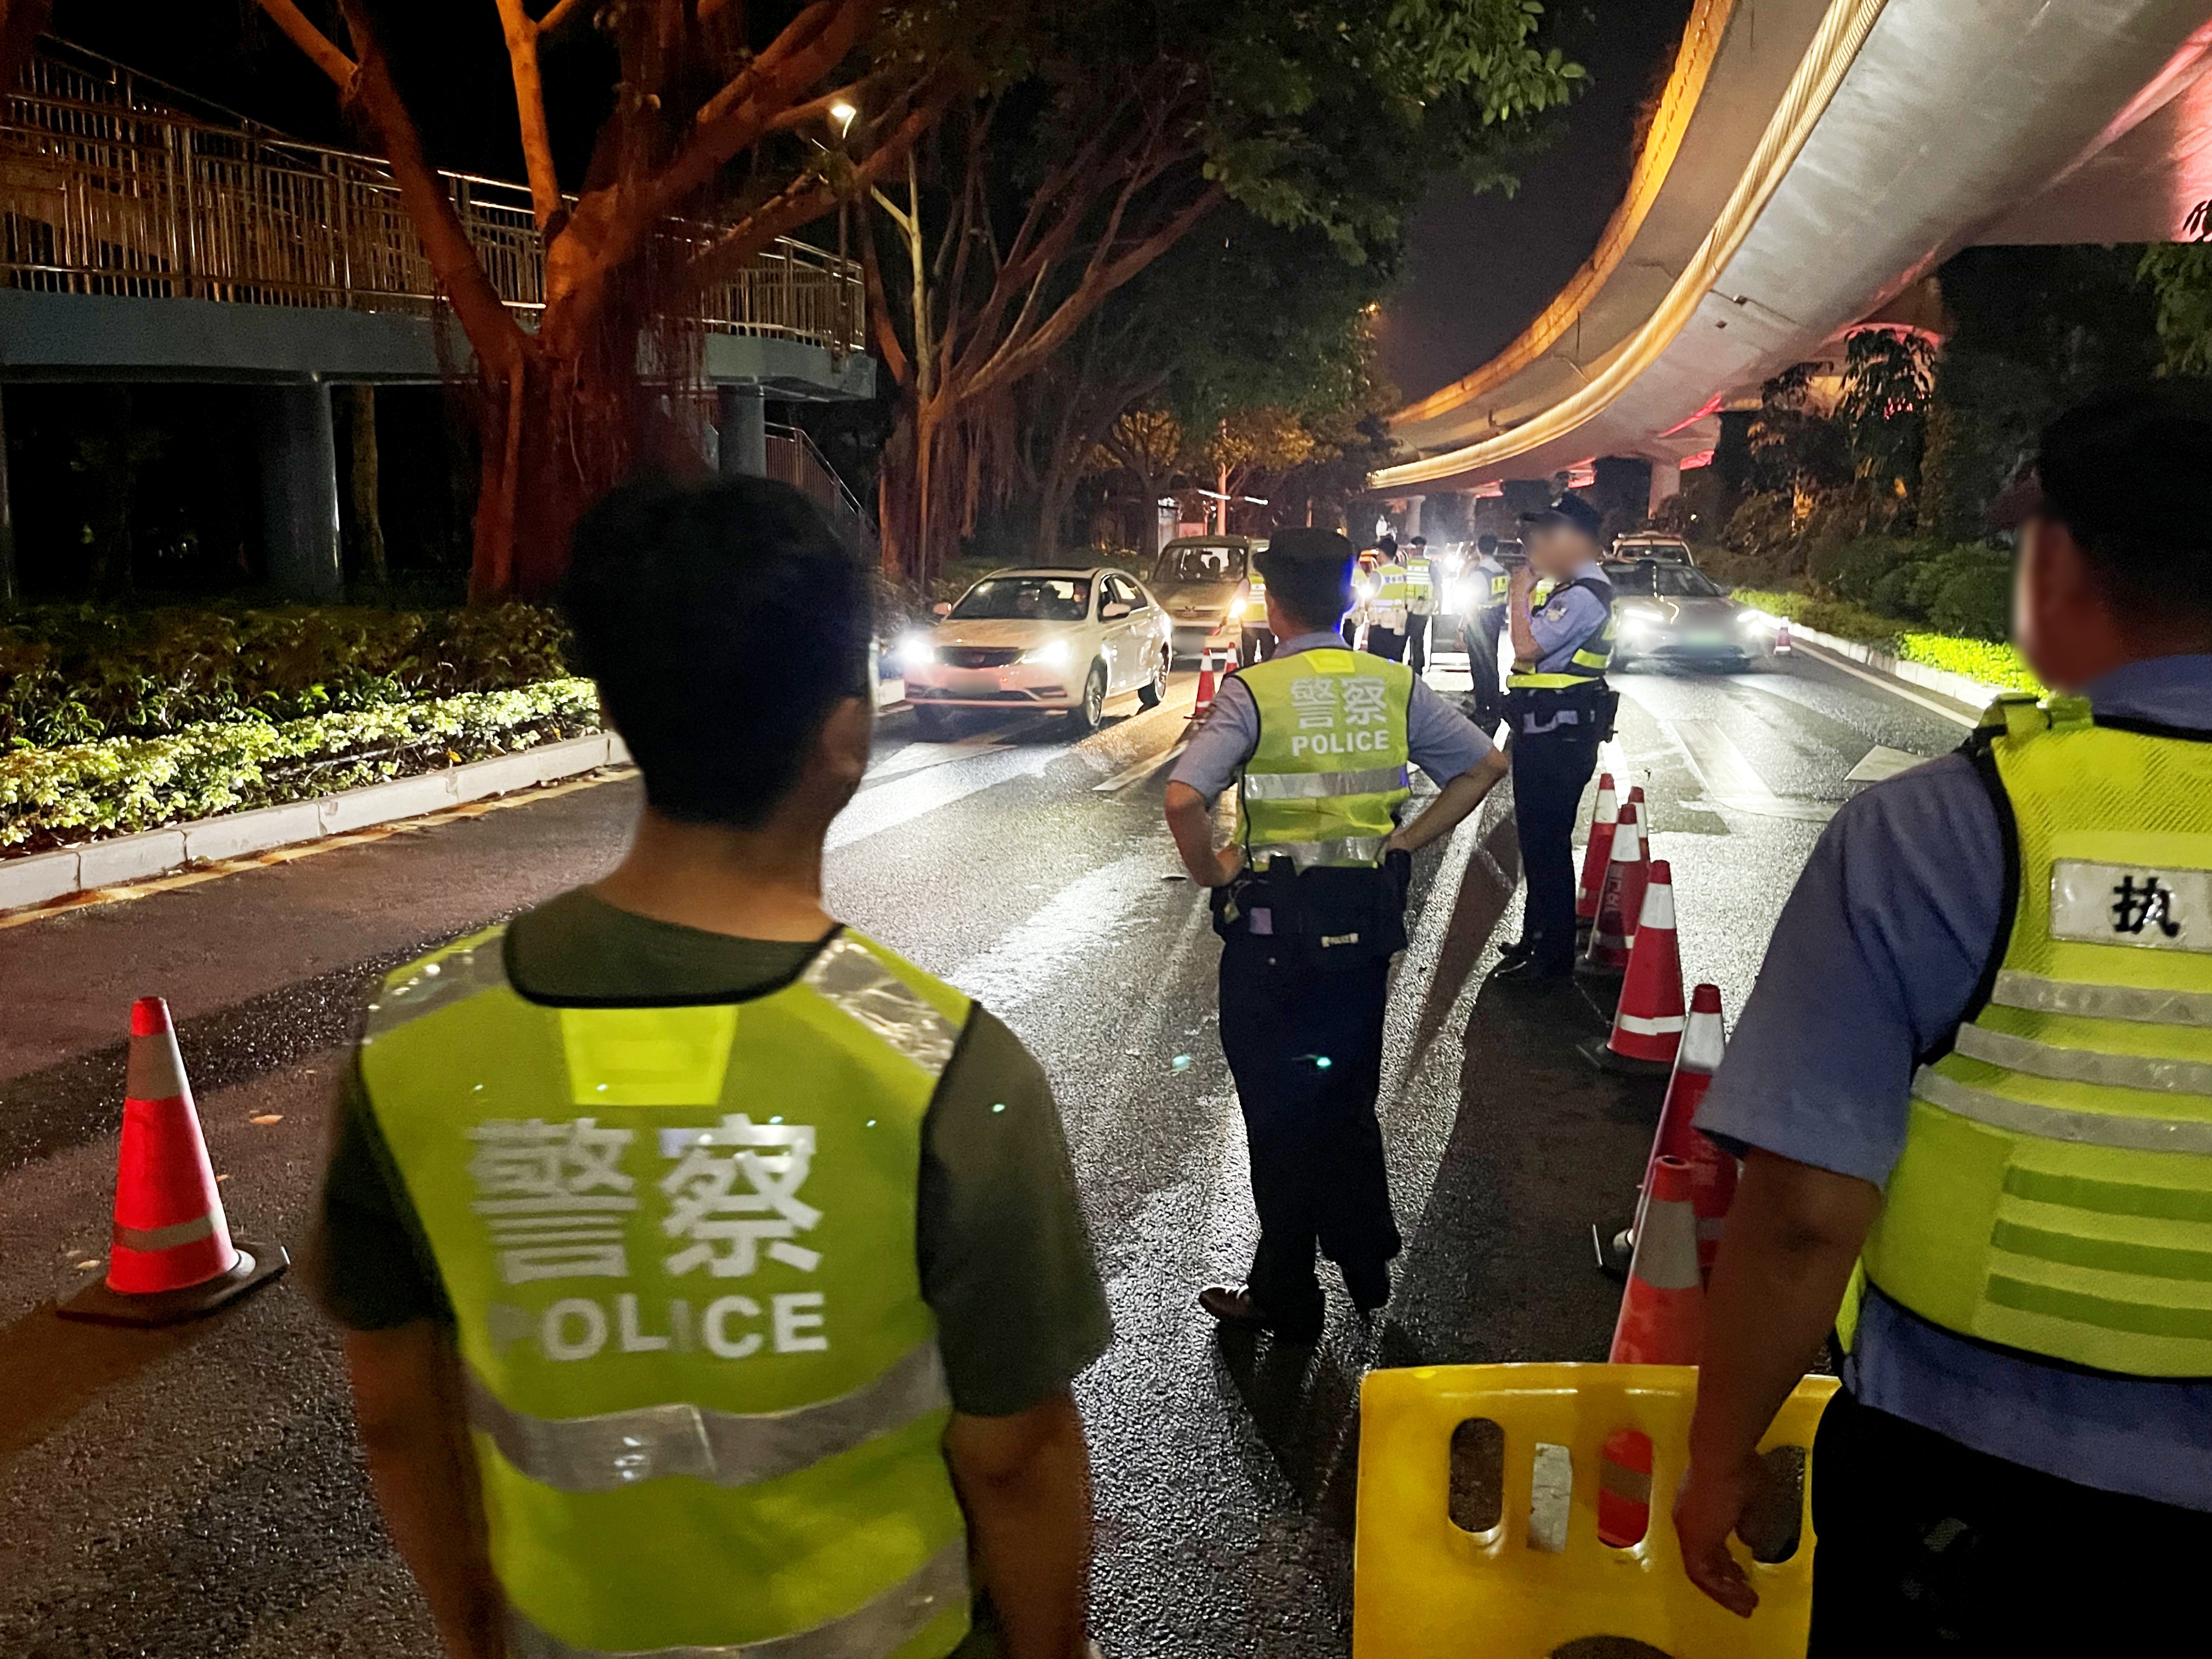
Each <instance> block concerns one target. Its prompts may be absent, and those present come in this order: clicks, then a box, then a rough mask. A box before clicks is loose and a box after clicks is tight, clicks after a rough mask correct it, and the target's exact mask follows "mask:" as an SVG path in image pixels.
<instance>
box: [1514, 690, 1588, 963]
mask: <svg viewBox="0 0 2212 1659" xmlns="http://www.w3.org/2000/svg"><path fill="white" fill-rule="evenodd" d="M1511 755H1512V760H1513V827H1514V829H1516V831H1518V832H1519V835H1520V838H1521V868H1522V873H1524V874H1525V875H1526V876H1527V877H1528V899H1527V901H1526V902H1525V904H1524V905H1523V907H1522V913H1521V937H1522V939H1526V940H1528V942H1529V943H1530V944H1531V945H1533V946H1534V955H1535V956H1536V957H1537V959H1539V960H1540V961H1542V962H1545V963H1550V964H1553V965H1555V966H1556V965H1559V964H1562V963H1565V962H1567V961H1568V960H1569V959H1570V958H1571V957H1573V955H1574V951H1575V814H1576V812H1577V810H1578V809H1579V808H1580V807H1581V805H1582V799H1583V787H1584V786H1586V785H1587V784H1588V783H1589V781H1590V774H1591V773H1593V772H1595V770H1597V728H1596V727H1595V726H1591V725H1589V724H1588V723H1584V724H1582V725H1578V726H1554V727H1553V729H1552V730H1551V731H1549V732H1535V733H1529V732H1516V733H1514V736H1513V748H1512V750H1511Z"/></svg>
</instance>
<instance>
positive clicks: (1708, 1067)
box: [1590, 869, 1736, 1279]
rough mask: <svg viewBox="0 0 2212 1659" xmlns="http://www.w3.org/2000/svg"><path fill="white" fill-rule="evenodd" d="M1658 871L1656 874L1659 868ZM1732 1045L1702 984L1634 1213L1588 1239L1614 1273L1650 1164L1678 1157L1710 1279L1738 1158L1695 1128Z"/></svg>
mask: <svg viewBox="0 0 2212 1659" xmlns="http://www.w3.org/2000/svg"><path fill="white" fill-rule="evenodd" d="M1654 873H1655V874H1656V869H1655V872H1654ZM1727 1047H1728V1033H1727V1028H1726V1026H1725V1025H1724V1024H1723V1023H1722V1019H1721V987H1719V986H1717V985H1700V986H1699V987H1698V988H1697V989H1696V990H1695V991H1693V992H1692V993H1691V994H1690V1012H1689V1017H1688V1018H1687V1019H1686V1021H1685V1023H1684V1025H1683V1030H1682V1044H1681V1047H1680V1048H1679V1049H1677V1050H1676V1051H1675V1054H1674V1073H1673V1074H1672V1075H1671V1076H1670V1077H1669V1078H1668V1082H1667V1098H1666V1100H1665V1101H1664V1103H1662V1105H1661V1106H1660V1108H1659V1127H1658V1130H1657V1132H1656V1133H1654V1134H1653V1136H1652V1137H1651V1155H1650V1158H1647V1159H1646V1160H1645V1162H1644V1179H1643V1181H1642V1182H1640V1183H1639V1184H1638V1187H1637V1188H1636V1215H1635V1218H1633V1219H1632V1220H1631V1221H1630V1222H1629V1224H1628V1225H1626V1226H1625V1227H1622V1228H1620V1229H1619V1230H1618V1231H1615V1232H1614V1233H1613V1236H1612V1237H1611V1238H1610V1239H1608V1238H1607V1237H1605V1235H1604V1233H1603V1232H1602V1231H1601V1230H1600V1229H1599V1228H1598V1227H1597V1225H1595V1223H1593V1224H1592V1225H1591V1227H1590V1237H1591V1240H1592V1243H1593V1244H1594V1245H1595V1249H1596V1251H1597V1261H1598V1266H1599V1267H1600V1268H1601V1269H1602V1270H1603V1271H1605V1272H1607V1273H1612V1274H1613V1275H1615V1276H1616V1277H1621V1276H1625V1275H1626V1273H1627V1272H1628V1261H1629V1257H1630V1255H1632V1252H1633V1251H1634V1249H1635V1248H1636V1229H1637V1228H1638V1226H1639V1225H1641V1224H1642V1221H1643V1212H1644V1194H1647V1193H1649V1192H1650V1190H1651V1167H1652V1165H1653V1164H1656V1162H1657V1161H1658V1160H1659V1159H1660V1158H1680V1159H1681V1160H1682V1162H1683V1163H1685V1164H1688V1165H1689V1166H1690V1184H1691V1193H1690V1200H1691V1205H1692V1207H1693V1208H1694V1209H1695V1210H1696V1212H1697V1217H1698V1270H1699V1273H1701V1274H1703V1275H1704V1276H1705V1277H1706V1278H1708V1279H1710V1278H1711V1276H1712V1271H1713V1257H1714V1256H1715V1255H1717V1254H1718V1252H1719V1250H1720V1245H1721V1235H1722V1233H1723V1230H1724V1228H1725V1226H1726V1224H1727V1220H1728V1212H1729V1206H1730V1205H1732V1204H1734V1203H1735V1183H1736V1161H1735V1159H1734V1158H1730V1157H1729V1155H1728V1154H1727V1153H1726V1152H1723V1151H1722V1150H1721V1149H1720V1148H1719V1147H1717V1146H1715V1145H1713V1143H1712V1142H1711V1141H1710V1140H1708V1139H1706V1138H1705V1136H1703V1135H1701V1134H1699V1133H1698V1132H1697V1130H1696V1129H1695V1128H1694V1127H1692V1124H1693V1123H1694V1121H1695V1120H1696V1118H1697V1115H1698V1104H1699V1102H1700V1101H1702V1100H1704V1099H1705V1090H1706V1088H1707V1086H1708V1085H1711V1082H1712V1080H1713V1073H1715V1072H1717V1071H1718V1070H1720V1066H1721V1057H1722V1055H1723V1053H1724V1052H1725V1051H1726V1049H1727Z"/></svg>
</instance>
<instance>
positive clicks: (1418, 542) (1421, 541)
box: [1406, 536, 1429, 547]
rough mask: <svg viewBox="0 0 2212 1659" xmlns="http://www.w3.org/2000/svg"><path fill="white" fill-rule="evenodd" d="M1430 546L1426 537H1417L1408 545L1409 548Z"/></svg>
mask: <svg viewBox="0 0 2212 1659" xmlns="http://www.w3.org/2000/svg"><path fill="white" fill-rule="evenodd" d="M1428 544H1429V538H1427V537H1426V536H1416V537H1414V538H1413V540H1411V541H1409V542H1407V544H1406V545H1407V546H1408V547H1426V546H1427V545H1428Z"/></svg>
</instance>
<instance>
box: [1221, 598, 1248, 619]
mask: <svg viewBox="0 0 2212 1659" xmlns="http://www.w3.org/2000/svg"><path fill="white" fill-rule="evenodd" d="M1243 614H1244V601H1243V598H1242V597H1241V596H1240V597H1238V598H1237V599H1231V600H1230V601H1229V609H1228V611H1227V612H1226V613H1225V620H1226V621H1229V622H1235V621H1236V620H1237V618H1238V617H1242V616H1243Z"/></svg>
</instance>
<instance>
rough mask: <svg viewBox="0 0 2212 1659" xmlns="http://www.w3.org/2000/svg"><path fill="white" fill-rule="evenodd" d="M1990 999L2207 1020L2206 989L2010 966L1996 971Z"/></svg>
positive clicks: (2125, 1015)
mask: <svg viewBox="0 0 2212 1659" xmlns="http://www.w3.org/2000/svg"><path fill="white" fill-rule="evenodd" d="M1990 1001H1991V1002H1996V1003H2001V1004H2002V1005H2003V1006H2005V1007H2008V1008H2027V1009H2031V1010H2033V1012H2036V1013H2039V1014H2086V1015H2087V1016H2089V1017H2091V1018H2096V1019H2124V1020H2131V1021H2133V1022H2135V1023H2136V1024H2143V1025H2212V992H2208V991H2146V990H2142V989H2139V988H2138V987H2135V986H2132V985H2082V984H2079V983H2077V982H2075V981H2070V980H2063V979H2045V977H2044V976H2043V975H2040V974H2023V973H2021V972H2019V971H2018V970H2016V969H2011V968H2007V969H2003V970H2002V972H2000V973H1999V974H1998V975H1997V982H1996V988H1995V989H1994V990H1992V991H1991V992H1990Z"/></svg>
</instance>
